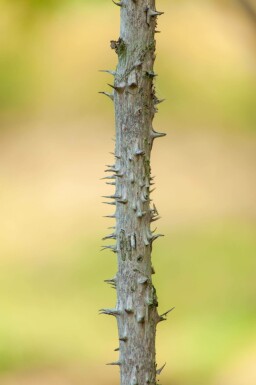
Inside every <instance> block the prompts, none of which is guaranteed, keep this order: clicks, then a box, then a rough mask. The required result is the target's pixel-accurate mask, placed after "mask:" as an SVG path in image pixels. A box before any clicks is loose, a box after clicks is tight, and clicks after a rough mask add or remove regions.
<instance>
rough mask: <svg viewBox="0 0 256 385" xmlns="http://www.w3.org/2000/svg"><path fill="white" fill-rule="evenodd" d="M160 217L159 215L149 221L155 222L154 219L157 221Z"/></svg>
mask: <svg viewBox="0 0 256 385" xmlns="http://www.w3.org/2000/svg"><path fill="white" fill-rule="evenodd" d="M160 218H161V217H160V216H157V217H154V218H151V220H150V222H156V221H158V219H160Z"/></svg>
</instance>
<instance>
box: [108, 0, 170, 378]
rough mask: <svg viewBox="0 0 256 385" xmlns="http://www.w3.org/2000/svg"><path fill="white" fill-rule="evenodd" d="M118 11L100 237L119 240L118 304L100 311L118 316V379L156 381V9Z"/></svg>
mask: <svg viewBox="0 0 256 385" xmlns="http://www.w3.org/2000/svg"><path fill="white" fill-rule="evenodd" d="M115 4H116V5H118V6H119V7H120V10H121V31H120V37H119V39H118V40H117V41H111V48H112V49H114V50H115V51H116V53H117V55H118V65H117V68H116V71H106V72H109V73H110V74H111V75H113V76H114V83H113V85H110V87H111V88H112V89H113V93H112V94H108V93H105V92H103V93H104V94H105V95H107V96H109V97H110V98H111V99H112V100H113V101H114V105H115V122H116V146H115V154H114V155H115V163H114V164H113V165H109V166H107V170H106V172H107V173H108V172H109V173H111V174H108V176H107V177H106V179H107V183H110V184H113V185H115V193H114V194H113V195H111V196H107V197H106V198H108V199H110V200H109V201H108V202H106V203H108V204H112V205H113V206H114V207H115V213H114V214H113V215H110V216H109V217H110V218H115V219H116V226H115V227H114V228H113V229H114V230H113V233H112V234H110V235H109V236H107V237H106V238H105V239H115V240H116V244H114V245H110V246H105V247H104V248H107V249H111V250H112V251H113V252H115V253H117V257H118V258H117V259H118V272H117V275H116V277H115V278H113V279H110V280H107V281H106V282H107V283H110V284H111V285H113V286H114V287H115V288H116V289H117V304H116V308H115V309H101V313H103V314H109V315H113V316H115V317H116V319H117V324H118V331H119V340H120V344H119V345H120V346H119V348H118V349H117V350H118V351H119V360H118V361H117V362H113V363H110V365H119V366H120V376H121V385H155V384H156V375H157V374H160V371H161V369H160V370H159V369H158V370H157V367H156V359H155V336H156V326H157V324H158V322H160V321H162V320H164V319H165V317H166V315H167V313H168V312H166V313H165V314H163V315H159V314H158V312H157V306H158V301H157V296H156V290H155V288H154V286H153V284H152V279H151V276H152V274H154V269H153V267H152V263H151V251H152V244H153V241H154V240H156V239H157V238H158V237H159V236H161V234H155V233H154V231H152V229H151V223H152V222H154V221H156V220H157V219H158V218H159V216H158V212H157V210H156V208H155V206H154V205H152V203H151V200H150V192H151V191H150V190H151V186H152V184H153V181H152V178H151V176H150V153H151V149H152V145H153V142H154V139H156V138H158V137H161V136H164V135H165V134H162V133H157V132H156V131H155V130H154V129H153V126H152V121H153V118H154V114H155V112H156V105H157V104H158V103H160V102H161V100H158V98H157V97H156V95H155V91H154V85H153V83H154V77H155V76H156V75H155V73H154V69H153V66H154V60H155V32H156V22H157V20H156V19H157V16H158V15H160V14H162V12H158V11H156V8H155V1H154V0H122V1H121V2H115Z"/></svg>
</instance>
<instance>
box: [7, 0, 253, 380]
mask: <svg viewBox="0 0 256 385" xmlns="http://www.w3.org/2000/svg"><path fill="white" fill-rule="evenodd" d="M246 4H247V6H246ZM248 4H249V5H250V7H249V6H248ZM158 9H159V10H161V11H162V10H163V11H165V15H164V16H162V17H161V18H160V19H159V29H160V30H161V31H162V33H161V34H158V35H157V61H156V72H157V73H158V74H159V76H158V77H157V80H156V90H157V94H158V96H159V97H160V98H166V102H165V103H163V104H161V105H160V106H159V114H158V116H157V117H156V119H155V128H156V129H157V130H160V131H165V132H167V134H168V136H167V137H166V138H165V139H161V140H159V141H157V143H156V145H155V147H154V149H153V155H152V168H153V174H154V175H156V184H157V190H156V191H155V192H154V193H153V195H154V202H155V204H156V207H157V208H158V210H159V212H160V215H161V216H162V219H161V221H160V222H159V223H158V229H159V230H160V231H161V232H164V233H165V235H166V237H165V238H161V239H160V240H159V241H158V243H157V245H155V248H154V252H153V264H154V267H155V270H156V273H157V274H156V276H155V278H154V280H155V284H156V287H157V289H158V297H159V302H160V311H162V312H164V311H166V310H167V309H169V308H170V307H172V306H176V310H175V312H173V313H171V314H170V316H169V320H168V321H167V322H165V323H162V324H160V325H159V329H158V335H157V351H158V355H157V360H158V363H159V366H161V365H163V364H164V363H165V362H167V365H166V368H165V370H164V372H163V374H162V375H161V379H160V382H161V384H172V385H206V384H207V385H255V384H256V369H255V362H256V305H255V296H256V279H255V268H256V266H255V265H256V263H255V259H256V240H255V218H256V204H255V192H256V191H255V190H256V189H255V187H256V179H255V161H256V152H255V150H256V129H255V127H256V106H255V104H256V16H255V12H256V4H255V2H254V1H250V0H248V1H247V3H246V2H245V1H239V0H230V1H228V0H202V1H200V0H177V1H175V0H168V1H167V0H166V1H164V0H159V1H158ZM118 36H119V8H118V7H115V6H113V4H112V2H111V1H110V0H102V1H99V0H98V1H96V0H91V1H90V0H87V1H86V0H80V1H79V0H0V123H1V125H0V196H1V199H0V213H1V214H0V383H1V385H18V384H19V385H59V384H61V385H71V384H72V385H82V384H95V385H100V384H104V385H110V384H111V385H115V384H116V385H117V384H118V370H117V369H116V368H113V367H109V366H105V363H106V362H109V361H114V360H115V358H116V354H117V353H115V352H114V351H113V350H114V349H115V348H116V347H117V331H116V325H115V321H114V320H112V319H108V317H104V316H99V315H98V309H99V308H102V307H105V306H110V307H111V306H114V304H115V293H114V291H111V289H109V288H106V287H105V284H104V283H103V279H106V278H110V277H112V276H113V275H114V274H115V271H116V261H115V256H114V254H110V253H108V252H103V253H100V252H99V250H100V246H101V244H102V243H101V238H102V237H103V236H104V235H105V234H106V231H107V230H106V228H107V226H111V224H110V223H108V220H107V219H106V218H102V216H103V215H106V214H109V213H110V211H109V210H108V208H105V207H104V206H103V205H102V204H101V200H102V199H101V195H106V194H107V193H108V192H109V191H112V190H111V189H109V186H107V187H106V186H105V185H104V184H103V183H102V181H100V178H101V177H102V176H103V175H102V174H103V170H104V165H105V164H108V163H109V162H111V161H112V156H111V155H110V154H109V152H110V151H113V146H114V143H113V141H112V138H113V137H114V117H113V106H112V105H111V101H109V100H108V99H107V98H105V97H103V96H102V95H99V94H98V93H97V92H98V91H101V90H106V91H107V90H108V86H107V85H106V83H108V82H110V81H111V79H110V78H109V75H107V74H104V73H100V72H98V70H99V69H113V68H115V65H116V57H115V54H114V53H113V51H111V50H110V48H109V41H110V40H111V39H113V38H114V39H115V38H118Z"/></svg>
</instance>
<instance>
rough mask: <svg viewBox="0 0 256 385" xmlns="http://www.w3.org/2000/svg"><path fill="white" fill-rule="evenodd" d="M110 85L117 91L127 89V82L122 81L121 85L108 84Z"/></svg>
mask: <svg viewBox="0 0 256 385" xmlns="http://www.w3.org/2000/svg"><path fill="white" fill-rule="evenodd" d="M108 86H109V87H111V88H113V89H114V90H115V91H116V92H122V91H124V89H125V83H121V84H120V85H116V86H113V85H112V84H108Z"/></svg>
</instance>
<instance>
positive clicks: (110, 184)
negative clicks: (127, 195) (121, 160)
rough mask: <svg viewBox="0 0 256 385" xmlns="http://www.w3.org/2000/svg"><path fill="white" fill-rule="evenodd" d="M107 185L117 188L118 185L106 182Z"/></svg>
mask: <svg viewBox="0 0 256 385" xmlns="http://www.w3.org/2000/svg"><path fill="white" fill-rule="evenodd" d="M106 184H108V185H109V186H115V185H116V183H115V182H106Z"/></svg>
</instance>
